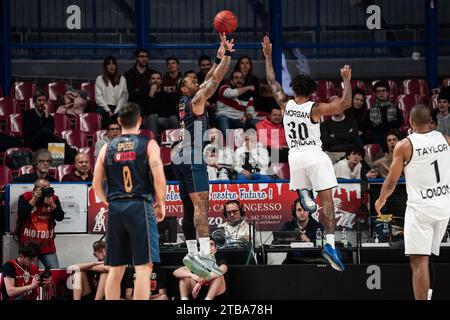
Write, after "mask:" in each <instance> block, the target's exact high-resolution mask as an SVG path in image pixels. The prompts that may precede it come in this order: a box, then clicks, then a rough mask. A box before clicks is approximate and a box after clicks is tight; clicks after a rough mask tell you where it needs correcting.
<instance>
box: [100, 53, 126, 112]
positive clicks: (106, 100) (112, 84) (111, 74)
mask: <svg viewBox="0 0 450 320" xmlns="http://www.w3.org/2000/svg"><path fill="white" fill-rule="evenodd" d="M127 101H128V90H127V82H126V79H125V77H124V76H122V75H120V73H119V67H118V66H117V60H116V58H114V57H112V56H109V57H106V58H105V60H103V74H102V75H101V76H98V77H97V79H96V80H95V103H96V104H97V109H96V110H95V112H97V113H98V114H100V115H101V116H102V117H103V119H106V118H108V117H111V116H112V115H113V114H115V113H118V112H119V110H120V108H122V106H124V105H125V104H126V103H127Z"/></svg>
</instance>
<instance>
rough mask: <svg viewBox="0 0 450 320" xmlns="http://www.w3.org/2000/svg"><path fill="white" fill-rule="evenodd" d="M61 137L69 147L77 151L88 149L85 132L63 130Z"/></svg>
mask: <svg viewBox="0 0 450 320" xmlns="http://www.w3.org/2000/svg"><path fill="white" fill-rule="evenodd" d="M61 136H62V138H63V139H64V140H66V142H67V144H68V145H69V146H72V147H76V148H77V149H79V148H87V147H89V142H88V135H87V134H86V132H83V131H79V130H65V131H63V132H62V133H61Z"/></svg>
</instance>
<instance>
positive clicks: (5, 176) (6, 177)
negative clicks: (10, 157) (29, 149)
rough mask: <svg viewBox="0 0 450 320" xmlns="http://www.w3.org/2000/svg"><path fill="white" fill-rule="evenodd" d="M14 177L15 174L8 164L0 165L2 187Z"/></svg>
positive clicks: (0, 183) (0, 185) (0, 184)
mask: <svg viewBox="0 0 450 320" xmlns="http://www.w3.org/2000/svg"><path fill="white" fill-rule="evenodd" d="M12 179H13V174H12V172H11V169H10V168H8V167H7V166H4V165H0V187H3V186H4V185H5V184H8V183H11V181H12Z"/></svg>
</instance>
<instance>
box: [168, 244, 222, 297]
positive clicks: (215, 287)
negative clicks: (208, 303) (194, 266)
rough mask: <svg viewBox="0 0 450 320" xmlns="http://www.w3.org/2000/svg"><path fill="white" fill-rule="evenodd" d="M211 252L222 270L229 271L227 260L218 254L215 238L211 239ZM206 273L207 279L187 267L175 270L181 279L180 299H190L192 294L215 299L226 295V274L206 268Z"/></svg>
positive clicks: (177, 276)
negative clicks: (207, 274)
mask: <svg viewBox="0 0 450 320" xmlns="http://www.w3.org/2000/svg"><path fill="white" fill-rule="evenodd" d="M210 244H211V253H212V254H213V255H216V261H217V262H218V263H217V265H218V266H219V268H220V270H221V271H222V272H223V273H224V274H225V273H226V272H227V271H228V265H227V262H226V261H225V260H223V259H221V258H220V256H219V254H217V248H216V244H215V243H214V241H213V240H210ZM203 272H204V273H209V277H208V278H207V279H204V278H200V277H199V276H197V275H195V274H194V273H192V272H191V271H190V270H189V269H188V268H187V267H181V268H178V269H176V270H175V271H174V272H173V275H174V276H175V278H177V279H179V280H180V284H179V288H180V299H181V300H189V298H190V296H192V298H193V299H197V298H199V299H202V298H203V297H205V298H204V300H213V299H220V298H223V297H224V294H225V292H226V289H227V287H226V281H225V277H224V275H221V276H219V275H218V274H216V273H214V272H209V271H208V270H206V269H204V270H203Z"/></svg>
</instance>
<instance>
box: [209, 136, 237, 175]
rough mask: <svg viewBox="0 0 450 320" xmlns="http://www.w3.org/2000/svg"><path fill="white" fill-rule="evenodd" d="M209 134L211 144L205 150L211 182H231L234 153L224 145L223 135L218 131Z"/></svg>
mask: <svg viewBox="0 0 450 320" xmlns="http://www.w3.org/2000/svg"><path fill="white" fill-rule="evenodd" d="M209 134H210V142H211V143H209V144H207V145H205V148H204V149H203V157H204V158H205V162H206V164H207V165H208V167H207V170H208V177H209V180H231V170H232V168H233V161H234V159H233V157H234V154H233V151H232V150H231V149H230V148H228V147H227V146H226V145H224V143H223V137H222V133H221V132H220V131H219V130H218V129H216V128H212V129H209Z"/></svg>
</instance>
